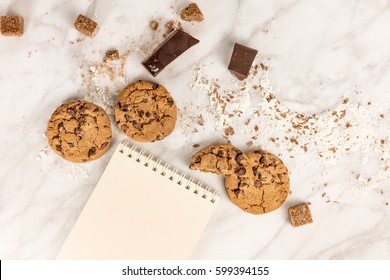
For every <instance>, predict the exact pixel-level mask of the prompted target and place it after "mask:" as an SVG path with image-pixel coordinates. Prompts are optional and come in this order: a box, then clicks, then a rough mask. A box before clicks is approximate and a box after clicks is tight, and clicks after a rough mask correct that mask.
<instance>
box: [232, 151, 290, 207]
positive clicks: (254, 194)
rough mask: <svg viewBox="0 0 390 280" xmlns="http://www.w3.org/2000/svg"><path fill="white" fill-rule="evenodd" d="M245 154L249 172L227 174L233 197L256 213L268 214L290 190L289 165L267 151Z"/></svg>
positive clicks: (281, 201) (282, 200)
mask: <svg viewBox="0 0 390 280" xmlns="http://www.w3.org/2000/svg"><path fill="white" fill-rule="evenodd" d="M244 157H245V162H244V164H243V167H244V168H245V171H246V172H245V173H243V172H235V173H233V174H231V175H230V176H228V177H226V181H225V186H226V191H227V193H228V195H229V198H230V200H231V201H232V202H233V203H234V204H236V205H237V206H238V207H240V208H241V209H242V210H244V211H246V212H249V213H252V214H264V213H268V212H271V211H273V210H275V209H277V208H279V207H280V206H281V205H282V204H283V203H284V201H285V200H286V198H287V195H288V192H289V190H290V179H289V176H288V171H287V168H286V166H285V165H284V164H283V162H282V161H281V160H280V159H279V158H278V157H277V156H275V155H273V154H270V153H267V152H265V151H253V152H249V153H246V154H244Z"/></svg>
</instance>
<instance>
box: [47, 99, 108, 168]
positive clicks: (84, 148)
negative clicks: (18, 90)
mask: <svg viewBox="0 0 390 280" xmlns="http://www.w3.org/2000/svg"><path fill="white" fill-rule="evenodd" d="M46 134H47V139H48V141H49V145H50V147H51V148H52V149H53V150H54V151H55V152H56V153H57V154H58V155H59V156H61V157H62V158H64V159H66V160H68V161H71V162H87V161H91V160H95V159H97V158H99V157H101V156H102V155H103V154H104V152H105V151H106V150H107V149H108V147H109V146H110V144H111V137H112V132H111V125H110V119H109V118H108V116H107V114H106V112H105V111H104V110H103V109H102V108H100V107H99V106H97V105H95V104H92V103H89V102H85V101H81V100H78V101H72V102H69V103H66V104H63V105H61V106H60V107H58V108H57V109H56V110H55V111H54V113H53V114H52V115H51V118H50V120H49V123H48V125H47V132H46Z"/></svg>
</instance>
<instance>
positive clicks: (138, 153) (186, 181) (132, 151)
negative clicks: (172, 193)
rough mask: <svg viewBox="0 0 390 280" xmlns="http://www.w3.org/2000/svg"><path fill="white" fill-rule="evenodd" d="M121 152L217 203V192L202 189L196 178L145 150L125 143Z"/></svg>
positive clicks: (120, 149)
mask: <svg viewBox="0 0 390 280" xmlns="http://www.w3.org/2000/svg"><path fill="white" fill-rule="evenodd" d="M119 152H120V153H122V154H125V155H126V156H127V157H129V158H134V159H135V161H136V162H139V163H142V164H143V165H144V166H145V167H149V166H150V167H151V169H152V170H153V171H154V172H157V171H158V172H159V174H160V175H161V176H164V177H167V178H168V179H169V180H171V181H173V182H175V183H176V184H178V185H179V186H183V185H184V189H186V190H191V191H192V192H193V193H194V194H196V195H199V196H200V197H202V198H204V199H207V198H208V197H209V196H211V197H210V202H211V203H215V201H216V197H217V192H216V191H213V192H211V191H210V188H209V187H208V186H207V187H205V188H204V187H202V183H201V182H198V183H195V182H194V178H192V177H189V178H187V177H186V176H185V174H184V173H183V172H180V173H179V170H178V169H176V168H172V169H171V168H169V164H168V163H165V164H163V163H162V161H161V160H160V159H156V160H153V156H152V155H151V154H148V155H145V150H143V149H141V150H138V148H137V147H136V146H135V145H131V144H130V143H128V142H123V143H121V145H120V147H119ZM168 171H170V172H169V175H168V176H166V175H167V172H168Z"/></svg>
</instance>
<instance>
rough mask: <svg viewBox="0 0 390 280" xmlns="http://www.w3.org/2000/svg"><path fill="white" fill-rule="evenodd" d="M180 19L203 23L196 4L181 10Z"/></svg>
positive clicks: (202, 17) (201, 14)
mask: <svg viewBox="0 0 390 280" xmlns="http://www.w3.org/2000/svg"><path fill="white" fill-rule="evenodd" d="M180 18H181V19H182V20H185V21H189V22H191V21H198V22H200V21H203V20H204V16H203V13H202V11H201V10H200V9H199V7H198V5H197V4H196V3H191V4H189V5H188V6H187V7H186V8H184V9H183V10H181V12H180Z"/></svg>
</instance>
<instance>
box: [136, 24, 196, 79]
mask: <svg viewBox="0 0 390 280" xmlns="http://www.w3.org/2000/svg"><path fill="white" fill-rule="evenodd" d="M198 43H199V40H198V39H195V38H194V37H192V36H191V35H189V34H187V33H185V32H183V31H181V30H175V31H174V32H172V34H171V35H169V37H168V38H166V39H165V40H164V41H163V42H162V43H161V44H160V45H159V46H158V47H157V48H156V49H155V50H154V51H153V53H152V54H151V55H150V56H148V57H147V58H145V59H144V60H143V61H142V65H143V66H145V68H146V70H148V71H149V73H150V74H152V75H153V76H154V77H155V76H157V75H158V74H159V73H160V72H161V71H162V70H163V69H164V68H165V67H167V66H168V65H169V64H170V63H171V62H172V61H174V60H175V59H176V58H177V57H178V56H180V55H181V54H182V53H184V52H185V51H186V50H188V49H189V48H191V47H192V46H194V45H196V44H198Z"/></svg>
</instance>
